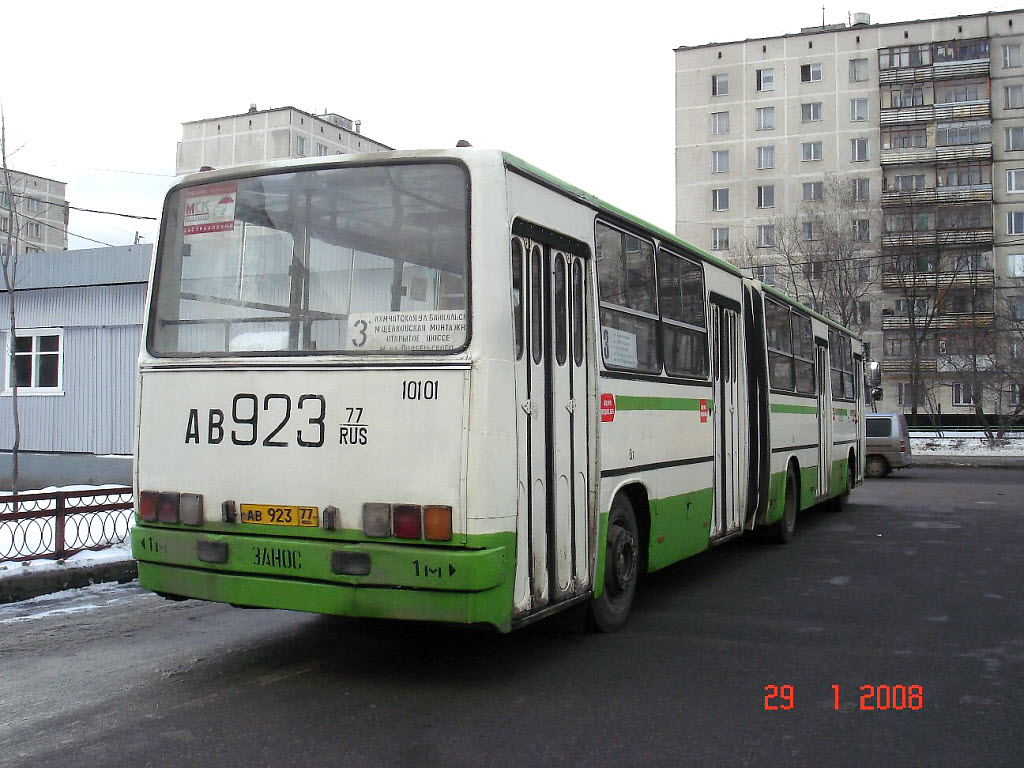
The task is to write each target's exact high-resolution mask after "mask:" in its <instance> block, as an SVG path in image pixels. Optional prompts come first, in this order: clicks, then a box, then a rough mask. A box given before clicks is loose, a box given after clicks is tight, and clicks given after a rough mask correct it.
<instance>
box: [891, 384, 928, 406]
mask: <svg viewBox="0 0 1024 768" xmlns="http://www.w3.org/2000/svg"><path fill="white" fill-rule="evenodd" d="M897 396H898V398H899V404H900V405H902V406H905V407H907V408H913V407H914V406H918V405H924V404H925V389H924V382H922V381H919V382H917V386H916V387H914V388H911V386H910V382H909V381H901V382H900V383H899V384H898V385H897Z"/></svg>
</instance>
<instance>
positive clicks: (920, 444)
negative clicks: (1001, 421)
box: [910, 433, 1024, 458]
mask: <svg viewBox="0 0 1024 768" xmlns="http://www.w3.org/2000/svg"><path fill="white" fill-rule="evenodd" d="M910 448H911V450H912V451H913V453H914V455H915V456H1001V457H1004V458H1013V457H1016V456H1020V457H1022V458H1024V438H1019V437H1015V438H1008V439H1006V440H1000V441H996V442H995V443H990V442H989V441H988V440H987V439H985V438H984V437H981V436H974V435H971V436H968V437H964V436H958V437H932V436H926V435H922V434H920V433H916V434H914V433H912V434H911V436H910Z"/></svg>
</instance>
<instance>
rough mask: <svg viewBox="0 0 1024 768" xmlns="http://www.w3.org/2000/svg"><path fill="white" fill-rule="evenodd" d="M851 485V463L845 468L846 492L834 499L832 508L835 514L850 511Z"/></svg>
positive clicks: (852, 479) (852, 482)
mask: <svg viewBox="0 0 1024 768" xmlns="http://www.w3.org/2000/svg"><path fill="white" fill-rule="evenodd" d="M853 484H854V477H853V463H852V462H851V463H849V464H848V465H847V467H846V490H845V491H843V492H842V493H841V494H839V496H837V497H836V500H835V505H834V506H833V508H834V509H835V511H836V512H846V511H848V510H849V509H850V491H852V490H853Z"/></svg>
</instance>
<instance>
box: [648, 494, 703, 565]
mask: <svg viewBox="0 0 1024 768" xmlns="http://www.w3.org/2000/svg"><path fill="white" fill-rule="evenodd" d="M713 506H714V491H713V489H711V488H705V489H704V490H701V491H694V492H693V493H684V494H682V495H680V496H668V497H666V498H664V499H653V500H651V541H650V551H649V554H648V560H647V570H648V571H656V570H658V569H659V568H664V567H665V566H666V565H671V564H672V563H675V562H677V561H679V560H682V559H683V558H684V557H690V556H691V555H695V554H697V553H698V552H703V551H704V550H705V549H707V548H708V542H709V540H710V534H711V513H712V510H713Z"/></svg>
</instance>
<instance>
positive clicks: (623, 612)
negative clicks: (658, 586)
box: [590, 493, 640, 632]
mask: <svg viewBox="0 0 1024 768" xmlns="http://www.w3.org/2000/svg"><path fill="white" fill-rule="evenodd" d="M639 573H640V530H639V527H638V526H637V523H636V514H635V513H634V512H633V505H632V504H631V503H630V501H629V498H628V497H627V496H626V495H625V494H622V493H620V494H619V495H618V496H616V497H615V501H613V502H612V509H611V512H610V514H609V516H608V536H607V539H606V545H605V558H604V589H603V590H602V591H601V595H600V596H599V597H598V598H596V599H595V600H592V601H591V602H590V620H591V626H592V627H593V628H594V629H597V630H598V631H601V632H614V631H615V630H617V629H619V628H620V627H621V626H622V625H623V624H625V623H626V617H627V616H629V609H630V606H632V604H633V596H634V595H635V594H636V583H637V578H638V576H639Z"/></svg>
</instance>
